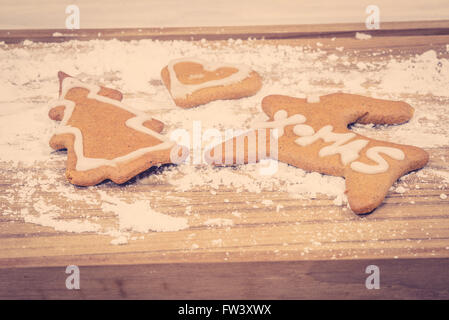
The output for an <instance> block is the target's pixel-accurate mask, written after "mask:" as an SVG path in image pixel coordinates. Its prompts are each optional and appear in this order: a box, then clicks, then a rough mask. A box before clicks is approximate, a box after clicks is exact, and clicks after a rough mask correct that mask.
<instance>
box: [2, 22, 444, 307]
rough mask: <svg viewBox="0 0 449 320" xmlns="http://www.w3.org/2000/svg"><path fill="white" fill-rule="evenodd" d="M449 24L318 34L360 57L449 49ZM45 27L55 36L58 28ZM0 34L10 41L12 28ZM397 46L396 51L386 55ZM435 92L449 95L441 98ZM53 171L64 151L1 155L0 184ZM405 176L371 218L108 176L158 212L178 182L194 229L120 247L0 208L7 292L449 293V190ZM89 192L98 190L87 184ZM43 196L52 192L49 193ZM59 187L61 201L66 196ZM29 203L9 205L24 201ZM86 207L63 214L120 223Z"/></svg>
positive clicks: (169, 207) (120, 190) (304, 203)
mask: <svg viewBox="0 0 449 320" xmlns="http://www.w3.org/2000/svg"><path fill="white" fill-rule="evenodd" d="M396 26H397V27H398V28H399V29H400V30H406V29H407V28H408V30H414V29H419V28H424V27H423V25H420V26H417V25H415V24H413V23H412V24H410V25H407V24H398V25H396ZM447 26H448V23H447V22H432V23H429V25H428V29H427V30H432V28H437V29H438V30H443V31H441V32H440V31H431V33H433V34H432V35H411V34H413V32H410V33H407V32H406V33H404V34H403V35H392V34H390V35H388V36H387V35H385V36H383V37H375V38H373V39H372V40H370V41H357V40H355V39H354V38H353V32H352V31H351V32H352V33H351V35H350V37H340V38H337V39H335V40H331V39H330V38H329V36H328V35H330V34H335V32H346V31H344V29H342V28H341V26H334V27H329V28H328V29H320V28H324V27H323V26H318V27H314V26H310V28H311V29H313V32H317V34H315V37H316V36H317V35H320V36H321V35H324V36H325V37H328V39H319V41H320V42H321V43H322V44H323V46H324V48H327V47H329V48H331V47H336V46H340V45H341V46H344V47H345V48H346V49H355V50H357V52H358V57H359V58H360V59H364V57H365V58H366V59H367V60H368V61H369V55H368V53H370V52H372V51H373V50H377V51H378V52H380V54H385V55H387V54H403V55H406V54H414V53H422V52H424V51H425V50H428V49H429V48H433V49H435V50H439V51H440V52H442V53H443V56H447V53H445V45H446V44H448V43H449V36H448V35H446V33H445V32H446V31H444V30H446V28H447ZM255 28H257V27H255ZM264 28H265V29H264V30H265V32H266V33H267V37H265V40H258V41H255V44H258V43H264V44H272V45H278V44H283V45H293V46H294V45H311V46H314V45H316V42H317V40H318V39H317V38H307V37H306V38H300V39H280V38H283V37H289V36H288V35H287V34H284V33H282V32H278V31H277V29H276V27H273V28H268V27H264ZM292 28H293V27H292ZM314 28H315V29H314ZM439 28H441V29H439ZM237 29H238V30H240V31H239V32H241V34H255V31H254V29H253V28H252V27H249V28H246V29H245V28H243V27H239V28H237ZM287 29H288V28H287ZM295 30H296V29H295ZM326 30H327V31H326ZM56 31H57V30H52V31H45V32H56ZM20 32H24V31H20ZM36 32H37V31H36ZM39 32H40V31H39ZM113 32H116V31H111V34H112V33H113ZM173 32H174V31H173ZM176 32H178V33H179V34H183V36H185V37H191V36H192V35H190V32H192V34H193V33H194V35H193V37H194V38H204V37H205V36H204V34H203V33H201V32H200V31H198V30H196V29H195V30H190V31H188V30H177V31H176ZM195 32H196V33H195ZM236 32H237V31H236ZM289 32H290V31H289ZM291 32H296V31H291ZM327 32H328V33H327ZM37 33H38V32H37ZM37 33H28V34H27V33H23V34H22V35H20V34H19V33H17V34H15V37H13V38H10V40H11V39H16V40H17V39H25V38H27V39H30V37H29V36H33V37H35V38H34V39H40V38H39V37H40V36H36V34H37ZM271 33H273V34H278V38H279V39H275V40H269V39H268V38H269V37H268V36H269V35H270V34H271ZM224 34H225V33H224ZM227 34H228V35H229V34H230V33H229V32H228V33H227ZM233 34H234V33H233ZM27 35H28V37H27ZM176 36H177V35H176ZM21 37H22V38H21ZM42 37H43V38H42V39H44V38H45V39H47V40H48V41H49V39H48V34H47V35H43V36H42ZM146 37H151V36H149V35H146ZM295 37H296V36H295ZM1 39H5V32H3V31H2V32H0V40H1ZM67 39H68V38H63V39H62V40H67ZM10 40H7V41H10ZM16 40H14V41H13V40H11V42H17V41H16ZM47 40H44V41H47ZM219 43H220V41H217V42H216V44H217V45H219ZM386 49H388V50H391V51H388V53H382V52H383V51H384V50H385V51H386ZM412 98H413V97H412ZM415 98H416V97H415ZM421 99H422V97H421ZM425 99H429V100H430V101H434V102H435V103H437V104H446V105H447V104H448V103H449V101H444V100H441V99H436V98H434V97H431V96H430V97H425ZM426 151H428V152H429V154H430V156H431V159H430V163H429V167H430V168H433V169H438V170H441V171H444V172H446V173H448V174H449V170H448V167H447V163H446V162H445V161H444V160H443V159H444V158H443V157H445V158H446V159H448V157H449V150H448V149H446V148H432V149H426ZM44 170H52V171H54V172H56V173H58V174H60V178H58V179H60V181H61V182H62V183H63V182H64V181H65V178H64V170H65V164H64V162H63V161H59V162H58V161H57V162H51V163H41V164H38V165H36V166H35V167H31V168H30V167H24V168H23V167H16V166H11V165H10V164H8V163H4V162H0V194H6V192H7V191H8V190H10V189H11V188H12V186H13V185H14V183H16V182H17V181H16V180H15V176H16V174H17V173H18V172H23V173H24V174H26V175H30V176H31V177H32V176H39V174H40V173H41V172H42V171H44ZM151 174H152V172H151V171H149V172H146V173H144V174H143V175H151ZM406 181H407V183H409V184H413V185H419V189H411V190H410V191H408V192H407V193H405V194H403V195H400V194H396V193H389V195H388V196H387V198H386V199H385V201H384V203H383V205H381V206H380V207H379V208H378V209H377V210H376V211H375V212H374V214H371V215H368V216H364V217H358V216H355V215H354V214H353V213H352V212H350V211H349V210H347V209H345V208H341V207H336V206H335V205H333V203H332V200H331V199H328V198H327V197H325V196H323V195H319V194H318V195H317V196H316V198H314V199H293V198H291V197H289V196H288V195H287V194H285V193H282V192H276V191H273V192H262V193H260V194H255V193H237V192H235V190H232V189H220V190H219V191H218V192H217V194H216V195H212V194H211V193H210V192H209V190H207V189H205V190H197V191H189V192H184V193H183V192H178V191H176V190H173V189H172V187H171V186H170V185H169V184H167V183H164V182H160V183H157V184H156V183H149V184H134V183H132V182H131V183H129V184H127V185H126V186H117V185H114V184H112V183H105V184H102V185H101V188H102V189H103V190H105V191H107V192H111V193H114V194H116V195H117V197H119V198H120V199H123V200H125V201H126V200H127V199H133V197H135V195H136V194H144V195H145V196H146V197H148V199H149V200H152V199H154V200H155V199H157V201H158V211H160V212H163V213H169V214H171V215H173V216H184V213H185V204H184V203H179V202H176V201H175V200H173V199H170V198H161V196H162V195H164V194H166V192H168V191H172V192H171V194H170V195H171V196H172V197H177V196H182V197H187V198H189V201H190V202H189V205H191V206H192V207H193V208H194V213H195V215H192V216H191V217H189V225H190V228H189V229H187V230H182V231H178V232H162V233H150V234H147V235H145V238H144V239H138V240H135V241H132V242H130V243H128V244H127V245H124V246H114V245H111V244H110V241H111V237H110V236H107V235H98V234H95V233H83V234H74V233H65V232H57V231H55V230H54V229H52V228H47V227H41V226H37V225H33V224H29V223H24V222H23V221H21V220H20V219H18V218H16V217H12V216H9V215H0V284H1V285H0V298H21V299H22V298H23V299H27V298H73V299H83V298H89V299H91V298H94V299H95V298H151V299H173V298H178V299H179V298H193V299H196V298H200V299H204V298H209V299H216V298H217V299H218V298H220V299H230V298H236V299H245V298H248V299H259V298H260V299H303V298H343V299H346V298H363V299H371V298H425V299H430V298H439V299H440V298H449V292H448V288H449V274H448V270H449V204H448V202H447V201H448V200H443V199H441V198H440V194H441V193H442V192H445V193H447V190H442V189H441V183H440V182H438V181H437V180H434V179H431V178H426V179H424V178H418V177H417V176H416V175H411V176H409V177H407V179H406ZM78 191H79V193H80V194H86V193H88V192H89V190H88V189H82V188H80V189H78ZM41 196H43V197H48V196H49V194H48V193H45V192H42V194H41ZM53 197H54V199H52V200H54V201H55V202H56V203H57V202H58V199H57V194H55V195H53ZM264 198H266V199H271V200H273V201H274V202H275V203H276V204H282V206H283V208H282V209H281V210H279V212H277V211H276V208H275V207H274V206H272V205H262V204H260V200H261V199H264ZM225 199H227V200H229V202H225ZM255 204H257V207H256V206H255ZM21 205H22V204H21V203H14V204H12V205H10V206H11V209H18V208H21ZM61 205H64V204H61ZM79 209H80V210H78V211H76V212H70V213H67V215H64V219H65V220H67V221H70V220H72V219H77V218H80V216H81V215H82V214H83V213H88V214H89V215H90V217H91V218H99V219H101V221H102V222H103V223H105V224H107V223H111V224H112V223H114V217H113V216H112V214H109V213H105V212H102V211H101V210H100V209H99V208H97V207H91V206H89V205H88V204H86V205H85V206H80V208H79ZM234 211H238V212H240V214H241V216H240V218H239V219H236V218H235V216H232V212H234ZM211 218H224V219H226V218H228V219H231V218H232V219H233V220H234V222H235V224H234V225H233V226H232V227H227V226H214V227H211V226H207V225H205V224H204V222H205V221H207V220H208V219H211ZM218 239H219V240H220V242H219V243H217V242H216V240H218ZM71 264H75V265H78V266H80V268H81V277H82V280H81V281H82V285H81V286H82V290H80V291H68V290H66V289H65V278H66V276H67V275H66V274H65V273H64V271H65V267H66V266H67V265H71ZM370 264H375V265H378V266H379V267H380V270H381V290H367V289H366V288H365V286H364V283H365V279H366V276H367V275H366V274H365V268H366V266H368V265H370Z"/></svg>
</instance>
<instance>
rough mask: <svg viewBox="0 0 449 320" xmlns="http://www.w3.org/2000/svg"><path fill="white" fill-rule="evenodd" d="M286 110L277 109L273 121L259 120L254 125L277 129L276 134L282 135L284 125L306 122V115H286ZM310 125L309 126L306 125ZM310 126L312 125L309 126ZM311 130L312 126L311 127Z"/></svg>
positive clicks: (261, 127) (260, 127) (259, 127)
mask: <svg viewBox="0 0 449 320" xmlns="http://www.w3.org/2000/svg"><path fill="white" fill-rule="evenodd" d="M287 116H288V114H287V111H285V110H279V111H278V112H276V113H275V114H274V117H273V118H274V121H266V122H259V123H256V124H255V127H256V128H257V129H278V130H277V132H278V133H277V135H278V137H282V136H283V135H284V128H285V127H286V126H289V125H292V124H301V123H304V122H306V117H304V116H303V115H302V114H295V115H293V116H291V117H288V118H287ZM308 127H310V126H308ZM310 128H312V127H310ZM312 130H313V128H312Z"/></svg>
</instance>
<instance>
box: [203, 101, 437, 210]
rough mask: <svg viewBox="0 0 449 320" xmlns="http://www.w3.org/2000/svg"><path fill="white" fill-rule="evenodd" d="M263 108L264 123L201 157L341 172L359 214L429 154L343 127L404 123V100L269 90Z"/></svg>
mask: <svg viewBox="0 0 449 320" xmlns="http://www.w3.org/2000/svg"><path fill="white" fill-rule="evenodd" d="M262 109H263V111H264V112H265V113H266V114H267V115H268V117H269V120H268V121H267V122H263V123H260V124H258V125H257V126H256V128H255V129H257V130H252V131H249V132H248V133H246V134H244V135H242V136H239V137H235V138H233V139H231V140H228V141H225V142H224V143H222V144H220V145H218V146H216V147H214V148H212V150H208V151H206V155H205V156H206V159H208V161H209V162H210V163H213V164H215V165H233V164H240V163H248V162H255V161H259V160H260V159H263V158H275V159H278V160H279V161H282V162H285V163H288V164H290V165H293V166H296V167H298V168H302V169H305V170H308V171H315V172H320V173H323V174H329V175H335V176H341V177H344V178H345V179H346V194H347V197H348V202H349V205H350V207H351V209H352V210H353V211H354V212H355V213H358V214H363V213H368V212H371V211H372V210H374V209H375V208H376V207H378V206H379V205H380V204H381V203H382V201H383V199H384V198H385V196H386V195H387V193H388V190H389V189H390V187H391V185H392V184H393V183H394V182H395V181H396V180H397V179H398V178H399V177H401V176H402V175H404V174H406V173H407V172H409V171H412V170H416V169H419V168H422V167H423V166H424V165H426V163H427V162H428V159H429V156H428V154H427V153H426V152H425V151H424V150H422V149H420V148H417V147H413V146H408V145H400V144H395V143H390V142H386V141H379V140H374V139H371V138H368V137H365V136H362V135H359V134H356V133H354V132H352V131H350V130H349V129H348V125H349V124H351V123H361V124H369V123H374V124H400V123H404V122H406V121H408V120H409V119H411V117H412V116H413V108H412V107H411V106H410V105H408V104H407V103H405V102H399V101H388V100H380V99H374V98H368V97H363V96H359V95H352V94H344V93H337V94H330V95H326V96H322V97H320V98H319V99H318V100H316V101H310V100H309V102H308V101H307V99H298V98H293V97H288V96H280V95H272V96H267V97H265V98H264V99H263V101H262Z"/></svg>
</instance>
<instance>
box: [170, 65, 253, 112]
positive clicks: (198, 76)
mask: <svg viewBox="0 0 449 320" xmlns="http://www.w3.org/2000/svg"><path fill="white" fill-rule="evenodd" d="M161 77H162V81H163V82H164V84H165V86H166V87H167V89H168V91H169V92H170V95H171V96H172V98H173V100H174V102H175V104H176V105H177V106H179V107H182V108H192V107H195V106H198V105H200V104H205V103H208V102H211V101H214V100H225V99H239V98H243V97H249V96H252V95H254V94H256V92H257V91H259V90H260V88H261V87H262V79H261V78H260V76H259V74H258V73H257V72H255V71H252V70H251V69H250V68H249V67H247V66H245V65H232V64H221V63H210V62H205V61H203V60H200V59H194V58H190V59H187V58H186V59H177V60H173V61H171V62H170V63H169V64H168V66H166V67H165V68H164V69H162V71H161Z"/></svg>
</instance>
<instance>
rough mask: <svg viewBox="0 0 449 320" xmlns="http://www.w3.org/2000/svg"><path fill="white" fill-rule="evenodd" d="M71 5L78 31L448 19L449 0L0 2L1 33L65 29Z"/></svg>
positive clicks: (73, 0) (25, 0) (20, 0)
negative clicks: (373, 13) (373, 11)
mask: <svg viewBox="0 0 449 320" xmlns="http://www.w3.org/2000/svg"><path fill="white" fill-rule="evenodd" d="M71 4H75V5H77V6H78V7H79V9H80V21H81V26H80V27H81V28H127V27H128V28H132V27H142V28H143V27H190V26H231V25H233V26H242V25H281V24H327V23H342V22H364V21H365V19H366V16H367V14H366V13H365V9H366V7H367V6H368V5H376V6H378V7H379V9H380V21H381V22H382V21H384V22H387V21H417V20H443V19H449V0H412V1H410V0H396V1H391V0H390V1H388V0H371V1H365V0H342V1H329V0H312V1H310V0H307V1H304V0H252V1H243V0H226V1H213V0H190V1H189V0H131V1H124V0H108V1H93V0H78V1H76V0H41V1H36V0H0V29H49V28H65V19H66V16H67V14H66V13H65V9H66V7H67V6H68V5H71Z"/></svg>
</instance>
